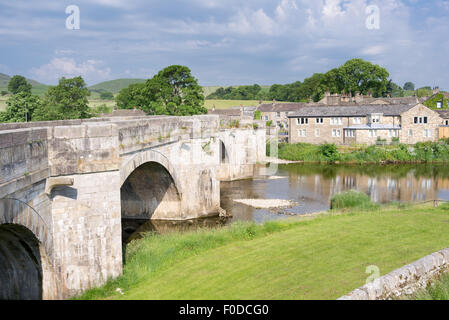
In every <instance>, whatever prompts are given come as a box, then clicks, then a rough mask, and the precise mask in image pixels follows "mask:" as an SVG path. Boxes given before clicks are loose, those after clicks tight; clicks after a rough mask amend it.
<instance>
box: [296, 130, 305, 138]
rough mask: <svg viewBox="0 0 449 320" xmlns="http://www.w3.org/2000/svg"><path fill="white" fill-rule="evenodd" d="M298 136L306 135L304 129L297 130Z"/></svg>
mask: <svg viewBox="0 0 449 320" xmlns="http://www.w3.org/2000/svg"><path fill="white" fill-rule="evenodd" d="M298 136H299V137H306V129H301V130H298Z"/></svg>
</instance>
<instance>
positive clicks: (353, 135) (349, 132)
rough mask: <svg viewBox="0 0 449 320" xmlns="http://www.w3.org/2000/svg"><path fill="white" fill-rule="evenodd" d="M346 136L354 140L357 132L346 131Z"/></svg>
mask: <svg viewBox="0 0 449 320" xmlns="http://www.w3.org/2000/svg"><path fill="white" fill-rule="evenodd" d="M345 135H346V137H348V138H354V137H355V130H345Z"/></svg>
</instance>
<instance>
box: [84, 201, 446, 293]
mask: <svg viewBox="0 0 449 320" xmlns="http://www.w3.org/2000/svg"><path fill="white" fill-rule="evenodd" d="M448 224H449V207H448V206H447V205H442V206H440V208H432V207H431V206H429V205H419V206H405V207H397V206H389V207H382V208H375V209H370V210H362V209H358V208H357V209H345V212H344V213H342V212H335V211H331V212H329V213H326V214H323V215H318V216H315V217H313V218H299V219H292V220H286V221H280V222H268V223H265V224H263V225H254V224H251V223H241V222H240V223H236V224H233V225H231V226H228V227H225V228H222V229H218V230H199V231H196V232H191V233H185V234H178V233H175V234H167V235H155V234H149V235H148V236H146V237H145V238H143V239H141V240H137V241H135V242H132V243H131V244H130V245H129V246H128V248H127V252H126V257H127V259H126V264H125V266H124V272H123V276H121V277H119V278H117V279H115V280H110V281H109V282H108V283H107V284H106V285H105V286H103V287H101V288H97V289H93V290H89V291H87V292H86V293H85V294H83V295H82V296H81V297H79V299H136V300H140V299H206V300H207V299H336V298H338V297H340V296H342V295H344V294H346V293H348V292H350V291H352V290H353V289H355V288H357V287H359V286H361V285H363V284H364V283H365V281H366V278H367V277H368V276H369V274H366V273H365V271H366V267H367V266H370V265H377V266H378V267H379V268H380V270H381V274H382V275H383V274H387V273H389V272H391V271H393V270H394V269H397V268H399V267H401V266H403V265H406V264H408V263H411V262H413V261H415V260H417V259H420V258H421V257H423V256H426V255H428V254H430V253H432V252H435V251H438V250H441V249H443V248H445V247H448V245H449V233H447V232H446V231H447V227H448ZM117 288H120V289H121V290H123V292H124V295H121V294H120V293H117V292H115V290H116V289H117Z"/></svg>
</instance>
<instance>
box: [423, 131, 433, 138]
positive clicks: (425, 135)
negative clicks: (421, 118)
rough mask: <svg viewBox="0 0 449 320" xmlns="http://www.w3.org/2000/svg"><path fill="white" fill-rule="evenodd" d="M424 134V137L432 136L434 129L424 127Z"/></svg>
mask: <svg viewBox="0 0 449 320" xmlns="http://www.w3.org/2000/svg"><path fill="white" fill-rule="evenodd" d="M423 136H424V138H432V130H431V129H424V130H423Z"/></svg>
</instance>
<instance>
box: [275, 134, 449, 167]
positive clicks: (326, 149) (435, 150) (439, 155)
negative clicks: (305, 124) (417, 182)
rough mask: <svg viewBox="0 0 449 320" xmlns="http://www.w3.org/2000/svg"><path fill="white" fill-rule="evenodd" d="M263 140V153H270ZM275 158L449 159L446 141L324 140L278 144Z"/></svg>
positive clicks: (355, 160) (390, 161) (342, 160)
mask: <svg viewBox="0 0 449 320" xmlns="http://www.w3.org/2000/svg"><path fill="white" fill-rule="evenodd" d="M269 149H270V146H269V144H267V155H269V154H270V150H269ZM278 158H279V159H281V160H285V161H296V162H297V161H301V162H308V163H347V164H356V163H359V164H366V163H376V164H379V163H382V164H394V163H432V162H434V163H436V162H440V163H441V162H449V142H448V141H447V140H440V141H439V142H420V143H417V144H415V145H405V144H394V145H385V146H383V145H372V146H365V145H357V146H336V145H335V144H328V143H324V144H321V145H313V144H307V143H297V144H288V143H281V144H279V149H278Z"/></svg>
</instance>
